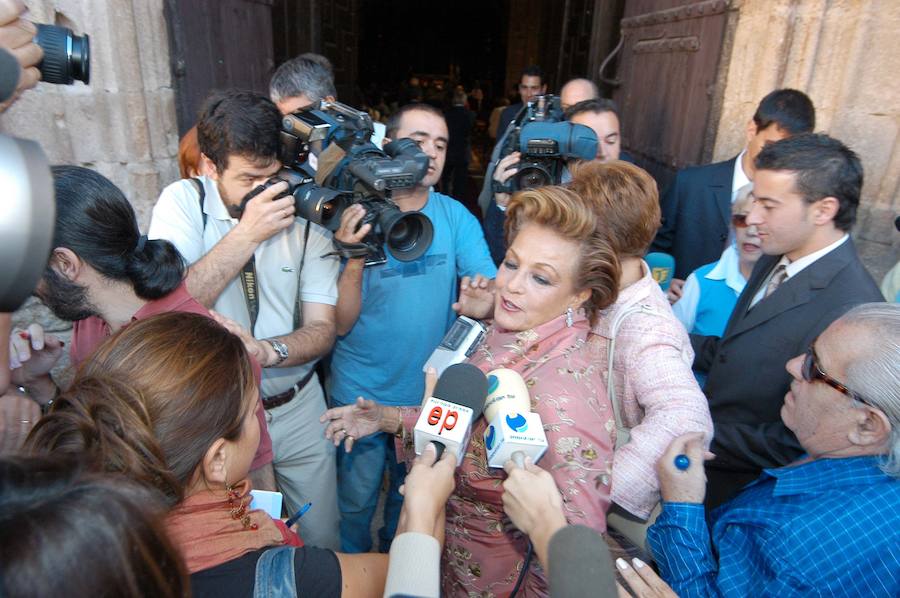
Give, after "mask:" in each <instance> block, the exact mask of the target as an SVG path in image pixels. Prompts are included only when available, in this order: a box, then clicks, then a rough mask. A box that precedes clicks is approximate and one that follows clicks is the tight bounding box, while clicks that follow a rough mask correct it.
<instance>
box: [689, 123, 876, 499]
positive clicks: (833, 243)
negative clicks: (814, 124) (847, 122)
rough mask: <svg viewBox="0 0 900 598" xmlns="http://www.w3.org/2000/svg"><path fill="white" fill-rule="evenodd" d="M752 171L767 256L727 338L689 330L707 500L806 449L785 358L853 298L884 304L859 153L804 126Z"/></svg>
mask: <svg viewBox="0 0 900 598" xmlns="http://www.w3.org/2000/svg"><path fill="white" fill-rule="evenodd" d="M755 170H756V173H755V176H754V179H753V197H754V202H753V205H752V207H751V209H750V212H749V213H748V214H747V220H746V222H747V224H749V225H751V226H755V227H756V229H757V233H758V236H759V242H760V246H761V248H762V251H763V253H764V254H765V255H763V256H762V257H761V258H760V259H759V261H758V262H757V263H756V266H755V267H754V269H753V272H752V274H751V276H750V279H749V280H748V281H747V285H746V286H745V288H744V290H743V292H742V293H741V295H740V297H739V298H738V301H737V305H736V306H735V308H734V311H733V312H732V314H731V318H730V319H729V320H728V324H727V325H726V327H725V332H724V333H723V334H722V336H721V338H719V337H712V336H698V335H691V343H692V345H693V346H694V351H695V353H696V357H695V360H694V368H695V370H698V371H700V372H704V373H706V375H707V381H706V386H705V387H704V392H705V393H706V396H707V398H708V400H709V408H710V413H711V414H712V418H713V423H714V425H715V436H714V439H713V442H712V448H711V450H712V452H713V453H715V454H716V459H715V460H714V461H712V462H711V463H710V464H709V466H708V467H707V476H708V478H709V489H708V492H707V498H706V502H707V507H708V508H712V507H715V506H717V505H719V504H721V503H722V502H724V501H725V500H727V499H729V498H731V497H732V496H734V495H735V494H736V493H737V492H738V491H739V490H740V488H741V487H742V486H743V485H744V484H747V483H748V482H750V481H752V480H753V479H755V478H756V477H757V476H758V475H759V473H760V471H761V470H762V469H764V468H768V467H778V466H782V465H787V464H788V463H790V462H791V461H793V460H794V459H796V458H797V457H798V456H799V455H800V453H801V452H802V450H801V448H800V446H799V445H798V444H797V439H796V437H795V436H794V434H793V432H792V431H791V430H790V429H788V428H786V427H785V426H784V423H782V421H781V418H780V417H779V414H780V411H781V408H782V405H783V404H784V400H783V399H784V396H785V393H786V392H787V390H788V387H789V385H790V382H791V380H790V377H789V376H788V375H787V374H786V373H785V371H784V363H785V362H786V361H787V360H788V359H790V358H791V357H793V356H794V355H797V354H800V353H803V352H804V351H805V350H806V349H807V347H809V346H810V344H811V343H812V341H813V339H815V338H816V337H817V336H818V335H819V334H820V333H821V332H822V331H823V330H824V329H825V328H826V327H827V326H828V325H829V324H830V323H831V322H833V321H834V320H836V319H837V318H839V317H840V316H841V315H843V314H844V313H845V312H846V311H847V310H849V309H850V308H852V307H853V306H855V305H859V304H860V303H867V302H871V301H881V300H882V297H881V294H880V292H879V291H878V287H877V285H876V284H875V281H874V280H872V277H871V276H870V275H869V274H868V272H866V269H865V267H864V266H863V265H862V263H861V262H860V261H859V257H858V256H857V254H856V249H855V247H854V245H853V242H852V241H851V240H850V237H849V232H850V229H851V228H852V226H853V224H854V222H855V220H856V209H857V207H858V206H859V195H860V191H861V189H862V180H863V170H862V164H861V163H860V161H859V158H858V157H857V156H856V154H854V153H853V152H852V151H851V150H850V149H848V148H847V147H846V146H845V145H844V144H842V143H841V142H840V141H838V140H836V139H832V138H831V137H828V136H827V135H813V134H803V135H797V136H794V137H790V138H788V139H784V140H782V141H777V142H775V143H771V144H769V145H767V146H766V147H765V148H763V149H762V151H761V152H760V153H759V155H758V156H757V158H756V161H755Z"/></svg>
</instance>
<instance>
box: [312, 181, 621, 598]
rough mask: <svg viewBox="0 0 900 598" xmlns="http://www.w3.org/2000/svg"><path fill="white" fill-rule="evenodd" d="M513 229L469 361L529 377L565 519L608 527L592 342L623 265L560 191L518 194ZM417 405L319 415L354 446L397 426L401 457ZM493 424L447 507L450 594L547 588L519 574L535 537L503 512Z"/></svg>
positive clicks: (606, 435)
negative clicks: (491, 458)
mask: <svg viewBox="0 0 900 598" xmlns="http://www.w3.org/2000/svg"><path fill="white" fill-rule="evenodd" d="M507 236H508V238H509V239H508V240H509V249H508V250H507V254H506V257H505V259H504V261H503V263H502V264H501V266H500V269H499V271H498V274H497V278H496V281H495V287H496V288H495V290H494V293H493V295H492V296H491V295H490V293H488V292H487V291H486V290H485V293H484V295H483V297H482V299H483V300H484V301H485V302H487V301H490V303H489V304H488V305H486V306H485V312H487V311H490V310H491V309H493V312H494V318H495V319H494V321H493V323H492V324H491V326H490V328H489V330H488V332H487V335H486V338H485V341H484V342H483V343H482V345H481V346H480V347H479V349H478V350H477V351H476V353H475V354H474V355H473V356H472V358H471V360H470V361H471V363H473V364H474V365H476V366H478V367H479V368H480V369H481V370H482V371H484V372H488V371H490V370H492V369H495V368H498V367H505V368H509V369H513V370H515V371H517V372H518V373H520V374H521V375H522V377H523V378H524V379H525V382H526V385H527V386H528V388H529V394H530V396H531V407H532V411H534V412H536V413H538V414H540V416H541V420H542V422H543V424H544V431H545V432H546V435H547V442H548V449H547V452H546V453H545V455H544V456H543V457H542V458H541V459H540V461H539V462H538V466H539V467H542V468H544V469H545V470H547V471H548V472H549V473H550V474H551V475H552V476H553V478H554V480H555V482H556V485H557V488H558V489H559V491H560V493H561V494H562V496H563V499H564V510H565V514H566V519H567V520H568V522H569V523H580V524H583V525H587V526H590V527H592V528H594V529H596V530H597V531H599V532H601V533H602V532H604V531H605V530H606V510H607V509H608V508H609V504H610V498H609V496H610V470H611V466H612V456H613V446H612V440H611V433H612V430H613V428H614V418H613V414H612V410H611V407H610V405H609V401H608V399H607V396H606V391H605V385H604V383H603V378H602V375H601V372H600V371H599V368H600V366H598V365H597V364H596V361H595V360H593V359H592V355H591V354H590V352H589V351H588V350H587V344H586V341H587V337H588V335H589V333H590V329H591V323H592V321H593V318H594V317H595V315H596V314H597V312H598V311H599V310H601V309H603V308H605V307H607V306H609V305H611V304H612V303H613V302H614V301H615V299H616V294H617V289H618V279H619V266H618V262H617V261H616V258H615V254H614V252H613V250H612V248H611V247H610V245H609V244H608V242H607V240H606V238H605V236H604V234H603V233H602V232H601V231H600V230H599V226H598V222H597V220H596V217H595V215H594V212H593V210H592V209H591V207H590V205H589V204H588V203H586V202H585V201H583V200H582V199H581V198H579V197H578V196H577V195H575V194H573V193H572V192H571V191H568V190H567V189H564V188H561V187H543V188H539V189H533V190H528V191H523V192H521V193H519V194H517V195H516V196H515V197H514V198H513V200H512V201H511V202H510V204H509V208H508V211H507ZM464 284H467V281H466V282H464ZM475 284H477V283H475ZM488 297H490V299H488ZM418 412H419V410H418V409H417V408H396V407H387V406H381V405H377V404H376V403H374V402H373V401H367V400H365V399H362V398H360V399H359V400H358V401H357V403H356V405H353V406H347V407H340V408H336V409H332V410H330V411H328V412H326V414H325V415H324V416H323V420H324V419H327V420H331V421H330V423H329V426H328V428H327V432H326V433H327V435H328V436H329V437H330V438H332V439H333V440H334V442H335V443H336V444H337V443H340V442H344V443H345V448H347V450H350V447H352V444H353V441H354V440H355V439H356V438H360V437H362V436H365V435H368V434H372V433H374V432H376V431H385V432H390V433H396V434H397V435H398V440H397V443H398V445H397V448H398V455H400V456H401V458H405V459H407V460H411V459H412V458H413V457H414V454H413V451H412V446H411V445H412V435H411V431H412V429H413V427H414V426H415V422H416V419H417V417H418ZM486 426H487V424H486V422H485V421H484V419H483V418H480V419H479V420H478V421H477V422H476V423H475V424H474V426H473V429H472V434H471V438H472V439H471V441H470V442H469V446H468V448H467V450H466V454H465V457H464V458H463V462H462V463H461V464H460V466H459V468H458V469H457V474H456V490H455V492H454V493H453V495H452V496H451V497H450V500H449V501H448V503H447V509H446V528H445V534H446V539H445V544H444V554H443V563H442V576H443V579H442V589H443V594H444V595H445V596H477V597H492V596H498V597H499V596H507V595H509V593H510V592H511V591H512V589H513V587H514V586H515V584H516V582H517V580H518V578H519V577H520V575H522V576H523V580H522V584H521V587H520V589H519V593H518V596H523V597H530V596H546V595H547V580H546V576H545V573H544V571H543V569H541V567H540V565H539V564H538V562H537V558H532V559H531V560H530V564H529V567H528V570H527V571H526V572H525V573H524V574H523V573H522V569H523V565H524V562H525V555H526V551H527V546H528V538H527V537H525V536H524V535H523V534H522V533H521V532H519V531H518V530H516V529H515V527H514V526H512V525H511V523H510V522H509V519H508V517H507V516H506V515H505V514H504V512H503V505H502V502H501V496H502V493H503V488H502V486H501V484H502V482H503V480H504V479H505V478H506V474H505V472H504V471H503V470H502V469H492V468H488V465H487V458H486V455H485V448H484V442H483V439H482V435H483V433H484V430H485V428H486Z"/></svg>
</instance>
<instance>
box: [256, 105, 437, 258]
mask: <svg viewBox="0 0 900 598" xmlns="http://www.w3.org/2000/svg"><path fill="white" fill-rule="evenodd" d="M281 129H282V130H281V155H280V159H281V163H282V164H283V165H284V168H282V169H281V170H280V171H279V172H278V174H276V175H275V176H274V177H272V178H271V179H269V180H268V181H267V182H266V183H265V184H264V185H261V186H259V187H257V188H256V189H254V190H253V191H251V192H250V193H249V194H248V195H247V197H245V198H244V201H243V203H244V204H246V202H247V201H249V200H250V199H251V198H253V197H255V196H256V195H258V194H259V193H261V192H262V190H263V189H265V188H267V187H270V186H271V185H274V184H276V183H279V182H281V181H286V182H287V183H288V190H287V191H286V192H285V193H284V194H283V195H282V196H281V197H284V196H286V195H292V196H293V197H294V206H295V208H296V214H297V216H298V217H300V218H305V219H307V220H309V221H310V222H314V223H316V224H319V225H321V226H323V227H325V228H327V229H328V230H330V231H336V230H337V229H338V228H339V227H340V223H341V215H342V214H343V213H344V210H345V209H347V207H349V206H351V205H353V204H360V205H362V206H363V208H365V212H366V214H365V216H364V217H363V219H362V222H361V223H360V226H362V225H364V224H371V225H372V230H371V232H370V233H369V234H368V235H366V237H365V238H364V239H363V241H362V242H361V243H359V244H358V245H347V244H344V243H341V242H339V241H337V240H336V239H335V240H334V244H335V247H336V248H337V251H338V253H339V254H340V255H342V256H344V257H366V265H372V264H379V263H384V262H385V261H386V257H385V255H384V251H383V249H382V248H383V247H384V246H387V248H388V251H390V252H391V254H392V255H393V256H394V257H395V258H397V259H398V260H402V261H412V260H415V259H417V258H419V257H420V256H421V255H422V254H424V253H425V252H426V251H427V250H428V247H429V246H430V245H431V240H432V238H433V236H434V228H433V227H432V224H431V221H430V220H429V219H428V217H427V216H425V215H424V214H422V213H420V212H401V211H400V210H399V209H398V208H397V206H396V204H395V203H394V202H393V201H392V200H391V193H392V192H393V191H394V190H396V189H407V188H410V187H413V186H414V185H415V184H416V183H418V182H419V181H420V180H422V177H423V176H425V173H426V172H427V170H428V156H426V155H425V154H424V153H423V152H422V151H421V150H420V149H419V146H418V145H417V144H416V142H415V141H413V140H412V139H397V140H395V141H392V142H391V143H389V144H387V145H386V146H385V147H384V149H383V150H382V149H381V148H378V147H376V146H375V144H373V143H372V142H371V141H370V140H369V139H370V138H371V136H372V131H373V130H374V127H373V125H372V119H371V117H370V116H369V115H368V114H367V113H365V112H361V111H358V110H354V109H353V108H351V107H349V106H347V105H345V104H341V103H339V102H330V101H327V100H323V101H322V102H321V103H320V104H319V105H318V107H315V108H311V109H306V110H300V111H298V112H294V113H293V114H288V115H286V116H285V117H284V118H283V120H282V126H281ZM311 149H312V150H319V149H321V151H320V152H319V154H318V157H317V160H316V162H317V168H315V167H313V166H312V165H311V164H310V161H309V159H308V156H309V153H310V150H311Z"/></svg>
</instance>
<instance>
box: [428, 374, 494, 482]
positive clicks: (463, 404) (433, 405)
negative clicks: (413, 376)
mask: <svg viewBox="0 0 900 598" xmlns="http://www.w3.org/2000/svg"><path fill="white" fill-rule="evenodd" d="M486 394H487V379H486V378H485V377H484V374H483V373H482V372H481V370H479V369H478V368H477V367H475V366H474V365H471V364H469V363H457V364H454V365H451V366H449V367H448V368H447V369H446V370H444V373H443V374H441V377H440V378H438V381H437V384H436V385H435V387H434V392H433V393H432V396H431V397H429V398H428V399H426V400H425V402H424V403H423V404H422V412H421V413H420V414H419V419H418V421H416V427H415V428H414V429H413V439H414V440H415V446H416V454H417V455H421V454H422V451H424V450H425V447H426V446H428V443H429V442H434V443H435V445H436V447H435V448H437V451H438V454H437V457H438V459H440V458H441V454H442V453H443V451H444V450H448V451H450V452H452V453H453V454H455V455H456V463H457V465H458V464H459V463H461V462H462V458H463V454H465V451H466V445H467V444H468V443H469V432H470V431H471V429H472V422H474V421H475V420H476V419H478V417H479V416H480V415H481V412H482V410H483V409H484V397H485V395H486Z"/></svg>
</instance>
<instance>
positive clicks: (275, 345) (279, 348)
mask: <svg viewBox="0 0 900 598" xmlns="http://www.w3.org/2000/svg"><path fill="white" fill-rule="evenodd" d="M266 342H267V343H269V344H270V345H272V349H273V350H274V351H275V353H276V354H277V355H278V359H276V360H275V363H270V364H269V365H267V366H266V367H267V368H274V367H277V366H279V365H281V364H282V363H283V362H284V360H285V359H287V358H288V346H287V345H285V344H284V343H283V342H281V341H279V340H275V339H274V338H267V339H266Z"/></svg>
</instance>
